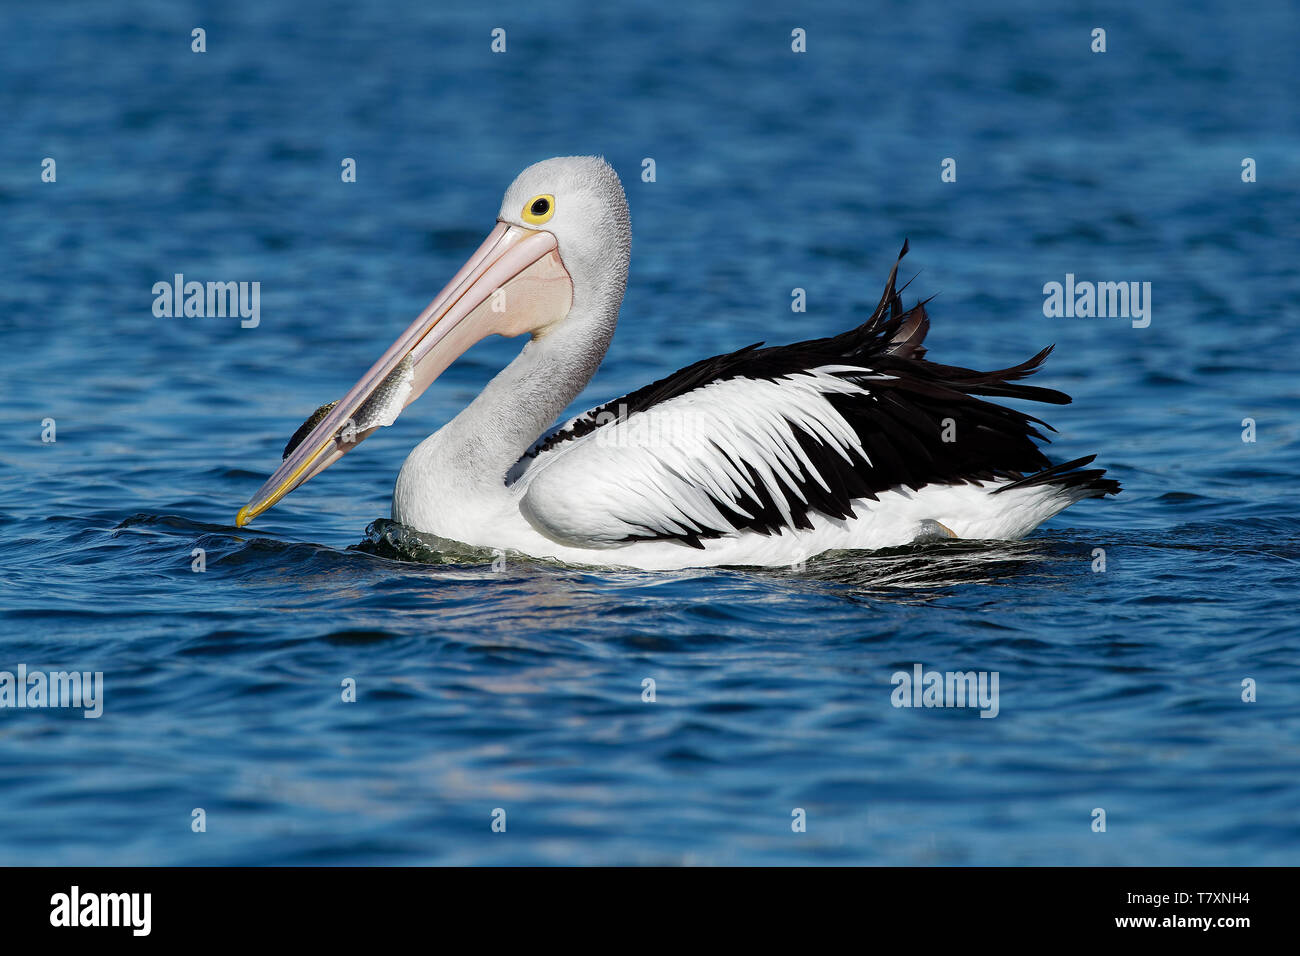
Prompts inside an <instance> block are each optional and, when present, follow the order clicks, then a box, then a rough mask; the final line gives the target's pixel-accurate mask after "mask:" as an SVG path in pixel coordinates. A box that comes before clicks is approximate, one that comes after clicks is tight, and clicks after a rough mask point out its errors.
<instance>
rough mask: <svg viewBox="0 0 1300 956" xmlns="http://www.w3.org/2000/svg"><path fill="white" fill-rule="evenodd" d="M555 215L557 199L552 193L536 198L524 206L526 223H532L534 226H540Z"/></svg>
mask: <svg viewBox="0 0 1300 956" xmlns="http://www.w3.org/2000/svg"><path fill="white" fill-rule="evenodd" d="M554 215H555V197H554V196H552V195H551V194H550V193H543V194H542V195H540V196H534V197H533V198H532V199H530V200H528V204H527V205H526V206H524V222H531V223H532V224H533V225H534V226H540V225H541V224H542V223H544V222H546V220H548V219H550V218H551V217H552V216H554Z"/></svg>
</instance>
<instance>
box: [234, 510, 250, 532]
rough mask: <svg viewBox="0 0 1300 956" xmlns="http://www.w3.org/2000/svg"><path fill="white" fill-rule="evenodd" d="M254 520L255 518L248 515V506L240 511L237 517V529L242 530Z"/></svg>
mask: <svg viewBox="0 0 1300 956" xmlns="http://www.w3.org/2000/svg"><path fill="white" fill-rule="evenodd" d="M252 520H253V516H252V515H251V514H249V513H248V505H244V507H242V508H240V509H239V514H237V515H235V527H236V528H242V527H243V526H244V525H246V524H248V522H250V521H252Z"/></svg>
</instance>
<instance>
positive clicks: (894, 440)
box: [525, 242, 1119, 548]
mask: <svg viewBox="0 0 1300 956" xmlns="http://www.w3.org/2000/svg"><path fill="white" fill-rule="evenodd" d="M907 250H908V244H907V243H906V242H904V243H903V248H902V250H901V251H900V252H899V254H898V260H897V261H896V262H895V263H894V267H893V268H892V269H891V270H890V272H889V278H888V280H887V281H886V283H885V289H884V292H883V293H882V294H881V297H880V302H879V304H877V306H876V308H875V310H874V311H873V312H872V314H871V316H870V317H869V318H868V319H867V321H866V322H864V323H863V324H862V325H860V326H858V327H857V328H855V329H850V330H848V331H847V332H842V333H840V334H839V335H835V336H831V337H828V338H821V339H811V340H809V341H806V342H796V343H794V344H792V345H784V346H776V347H770V348H764V347H763V344H762V343H761V342H759V343H755V344H753V345H749V346H746V347H745V348H743V349H739V350H737V351H735V352H729V353H727V354H724V355H716V356H713V357H712V358H707V359H704V360H702V361H699V362H696V363H694V364H692V365H688V366H686V367H685V368H683V369H681V370H680V371H678V372H675V373H673V374H672V375H669V376H668V377H666V378H663V379H660V380H659V381H657V382H652V383H651V384H649V385H646V386H645V387H643V388H640V389H637V390H636V391H634V392H631V393H629V394H628V395H625V396H623V397H622V398H618V399H615V400H614V401H612V402H606V403H605V404H604V405H601V406H599V407H597V408H594V409H592V410H591V411H589V412H586V413H585V414H583V415H580V416H578V417H577V418H575V419H574V420H573V421H571V422H569V423H568V424H567V425H565V426H564V427H562V428H560V429H558V430H556V431H555V432H552V433H551V434H549V435H547V436H545V437H544V438H543V439H541V440H539V441H538V443H537V444H536V445H534V447H533V448H531V449H530V450H529V451H528V453H527V454H526V455H525V459H527V458H532V457H536V456H538V455H540V454H543V453H544V452H547V451H549V450H550V449H552V448H555V447H556V446H558V445H562V444H563V443H565V442H568V441H573V440H575V439H578V438H582V437H583V436H585V435H588V434H590V433H591V432H592V431H594V430H595V429H597V428H599V427H601V425H603V424H606V423H607V422H611V421H616V420H618V419H620V418H627V417H630V416H631V415H634V414H636V413H637V412H642V411H645V410H647V409H649V408H652V407H653V406H655V405H658V404H660V403H662V402H666V401H668V400H670V399H673V398H676V397H678V396H680V395H684V394H686V393H688V392H691V391H693V390H695V389H697V388H702V387H703V386H705V385H708V384H709V383H711V382H717V381H724V380H727V379H734V378H752V379H778V378H780V377H782V376H786V375H791V374H795V373H798V372H803V371H806V370H809V369H814V368H820V367H825V366H846V367H848V370H846V371H843V372H837V373H836V374H838V375H840V376H841V377H843V378H845V379H847V380H849V381H851V382H853V383H855V384H858V385H860V386H861V387H862V388H864V389H866V393H865V394H847V395H846V394H840V393H827V394H826V396H825V398H826V401H827V402H828V403H829V404H830V405H831V406H832V407H833V408H834V409H835V410H836V411H837V412H839V414H840V415H841V416H843V418H844V419H845V420H846V421H847V422H848V423H849V425H850V426H851V427H852V428H853V430H854V431H855V432H856V433H857V435H858V437H859V439H860V440H861V441H862V446H863V450H864V451H865V452H866V454H867V457H868V458H869V459H870V462H871V464H870V466H869V467H868V466H866V465H865V464H864V463H863V462H862V461H861V460H860V459H854V460H852V461H849V460H846V459H845V458H844V457H843V456H842V455H841V454H840V453H839V451H838V450H837V449H836V448H834V447H831V446H828V445H827V444H826V443H825V442H823V441H822V439H821V438H820V437H818V436H817V435H813V434H809V433H808V432H806V431H804V430H803V429H802V428H799V427H798V426H794V431H795V435H796V437H797V439H798V441H799V444H800V446H801V447H802V448H803V450H804V452H805V453H806V454H807V456H808V459H809V460H810V461H811V462H812V463H813V465H814V467H815V468H816V469H817V472H818V474H819V475H820V476H821V477H822V479H823V480H824V481H825V482H826V484H827V486H829V490H827V488H823V487H822V485H821V484H820V483H819V482H818V481H817V479H816V477H814V476H811V475H806V474H801V475H800V480H799V482H798V484H799V487H798V488H791V487H789V486H788V485H787V484H785V483H784V482H780V483H779V491H780V493H781V496H782V498H784V505H785V510H786V511H788V512H789V514H790V515H791V518H792V520H793V523H794V525H795V527H798V528H809V527H811V523H810V521H809V519H808V515H809V513H810V512H818V513H821V514H824V515H828V516H830V517H834V518H849V517H852V516H853V515H854V511H853V506H852V502H853V500H854V499H861V498H870V499H875V498H876V497H877V495H878V494H879V493H880V492H882V491H886V490H888V489H890V488H896V487H899V486H904V485H905V486H908V487H911V488H920V487H922V486H924V485H927V484H935V483H939V484H962V483H968V482H976V481H988V480H992V479H1011V480H1012V484H1009V485H1005V486H1003V488H1002V489H1000V490H1002V491H1005V490H1007V489H1009V488H1015V487H1026V486H1029V485H1036V484H1056V485H1060V486H1062V487H1069V488H1080V489H1084V490H1085V491H1086V492H1087V494H1086V496H1087V497H1101V496H1103V495H1107V494H1116V493H1117V492H1118V491H1119V483H1118V482H1116V481H1114V480H1113V479H1108V478H1103V477H1102V476H1103V475H1104V471H1102V470H1101V469H1089V470H1086V471H1078V470H1076V469H1078V468H1079V467H1081V466H1082V465H1086V464H1089V463H1090V462H1091V461H1092V458H1091V457H1089V458H1080V459H1077V460H1076V461H1072V462H1066V463H1065V464H1061V465H1055V466H1054V465H1052V463H1051V462H1050V461H1049V460H1048V459H1047V457H1046V456H1045V455H1044V454H1043V453H1042V451H1041V450H1040V449H1039V447H1038V445H1037V442H1046V441H1047V440H1048V439H1047V438H1046V437H1045V436H1044V435H1043V434H1042V433H1041V432H1040V431H1039V430H1038V428H1037V427H1036V426H1040V425H1041V426H1042V427H1043V428H1046V429H1048V430H1049V431H1051V430H1053V429H1052V428H1051V426H1050V425H1048V424H1047V423H1046V422H1044V421H1042V420H1041V419H1038V418H1035V417H1034V416H1032V415H1027V414H1025V413H1023V412H1020V411H1017V410H1015V409H1011V408H1007V407H1005V406H1002V405H998V404H995V403H993V402H988V401H984V400H983V399H984V397H988V398H1011V399H1019V400H1022V401H1033V402H1042V403H1046V404H1053V405H1067V404H1069V403H1070V396H1068V395H1066V394H1065V393H1064V392H1059V391H1057V390H1055V389H1050V388H1041V387H1038V386H1034V385H1023V384H1019V381H1020V379H1023V378H1025V377H1027V376H1029V375H1032V374H1033V373H1034V372H1036V371H1038V369H1039V368H1040V367H1041V365H1042V363H1043V360H1044V359H1046V358H1047V356H1048V354H1049V353H1050V352H1051V351H1052V347H1051V346H1048V347H1047V348H1045V349H1043V350H1042V351H1041V352H1039V353H1038V354H1037V355H1035V356H1033V357H1032V358H1030V359H1028V360H1027V361H1025V362H1022V363H1020V364H1019V365H1013V366H1011V367H1010V368H1004V369H996V370H994V371H988V372H981V371H977V370H975V369H968V368H962V367H960V366H955V365H941V364H938V363H936V362H931V361H929V360H927V359H926V358H925V354H926V349H925V346H924V345H923V343H924V341H925V336H926V333H927V332H928V331H929V328H930V319H929V316H928V315H927V313H926V310H925V306H926V304H927V303H928V302H929V301H930V300H929V299H927V300H925V301H922V302H918V303H917V304H916V305H915V306H913V307H912V308H911V309H907V310H904V308H903V303H902V299H901V297H900V295H899V292H900V291H901V289H896V288H895V281H896V279H897V276H898V265H899V262H901V261H902V258H903V256H905V255H906V254H907ZM904 288H906V286H904ZM949 422H951V427H950V428H949V429H948V430H949V431H951V432H954V433H955V439H956V440H955V441H944V435H945V426H946V425H948V423H949ZM792 425H793V423H792ZM719 453H720V454H725V453H723V452H721V451H719ZM735 464H736V465H737V467H738V468H739V469H740V470H741V471H743V472H747V473H748V474H749V475H750V476H751V478H752V479H753V480H752V481H751V488H752V492H751V493H750V494H747V495H745V496H744V497H743V498H742V500H740V501H737V502H729V501H717V500H715V503H716V504H717V505H718V508H719V511H720V512H721V513H722V514H723V515H724V517H726V519H727V521H728V523H729V524H730V525H731V527H728V528H692V529H689V530H688V531H687V533H684V534H664V533H663V532H662V531H656V530H655V529H649V528H648V529H646V533H645V534H640V535H632V536H630V538H629V540H637V539H643V538H677V539H679V540H682V541H684V542H685V543H687V544H689V545H691V546H692V547H697V548H702V547H703V544H702V543H701V541H700V539H701V538H716V537H721V536H723V535H726V534H732V533H734V532H735V531H738V530H754V531H759V532H762V533H765V534H771V533H773V532H776V531H779V530H780V529H781V528H783V527H784V526H785V525H786V523H787V522H786V521H785V519H784V517H783V513H782V509H781V508H780V507H778V504H777V502H776V500H775V499H774V498H773V495H772V493H771V492H770V491H769V490H768V489H767V487H766V486H765V485H764V484H763V483H762V482H761V481H759V480H757V475H756V474H755V473H754V471H753V469H752V467H751V466H750V465H749V464H748V463H747V462H736V463H735ZM741 509H743V510H741Z"/></svg>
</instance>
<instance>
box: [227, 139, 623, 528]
mask: <svg viewBox="0 0 1300 956" xmlns="http://www.w3.org/2000/svg"><path fill="white" fill-rule="evenodd" d="M630 250H631V228H630V226H629V220H628V212H627V200H626V198H625V197H624V195H623V187H622V184H621V183H620V182H619V179H618V175H617V174H616V173H615V172H614V170H613V169H612V168H611V167H610V165H609V164H608V163H606V162H605V161H604V160H603V159H601V158H600V157H597V156H566V157H558V158H556V159H547V160H543V161H542V162H540V163H536V164H534V165H532V166H529V167H528V168H527V169H525V170H524V171H523V172H522V173H520V174H519V176H518V177H517V178H516V179H515V181H514V182H513V183H512V184H511V185H510V188H509V189H507V190H506V194H505V198H504V199H503V200H502V202H501V210H500V212H499V214H498V216H497V224H496V227H495V228H494V229H493V230H492V231H491V233H489V234H488V237H487V239H486V240H484V242H483V244H482V245H481V246H479V248H478V250H477V251H476V252H475V253H474V254H473V255H472V256H470V258H469V260H468V261H467V262H466V263H465V265H463V266H462V267H461V269H460V271H459V272H457V273H456V275H455V276H454V277H453V278H452V280H451V281H450V282H449V283H447V286H446V288H444V289H443V290H442V291H441V292H440V293H438V295H437V297H436V298H435V299H434V300H433V301H432V302H431V303H430V304H429V305H428V307H427V308H425V310H424V311H423V312H421V313H420V315H419V316H418V317H417V318H416V320H415V321H414V322H412V323H411V325H410V327H409V328H407V330H406V331H405V332H403V333H402V335H401V337H399V338H398V340H397V341H396V342H394V343H393V344H392V345H391V346H389V348H388V350H387V351H386V352H384V354H383V355H382V356H381V357H380V359H379V361H377V362H376V363H375V364H374V365H373V366H371V368H370V371H368V372H367V373H366V374H365V375H364V376H363V377H362V378H361V380H360V381H359V382H357V383H356V384H355V385H354V386H352V388H351V389H349V390H348V393H347V394H346V395H345V396H344V397H343V398H342V399H340V400H339V401H337V402H335V403H333V404H332V405H327V406H324V407H322V408H321V409H320V410H318V411H317V413H316V414H315V415H313V416H312V418H310V419H308V421H307V422H306V423H305V424H304V425H303V426H302V428H300V429H299V430H298V432H297V434H295V435H294V436H293V438H292V439H290V441H289V445H288V447H287V448H286V449H285V455H284V461H283V462H282V463H281V465H280V467H279V468H278V469H277V470H276V471H275V473H274V474H273V475H271V477H270V478H269V479H267V481H266V483H265V484H264V485H262V487H261V488H260V489H258V491H257V493H256V494H255V495H254V496H253V497H252V499H251V500H250V501H249V502H248V504H247V505H245V506H244V507H243V508H242V509H240V512H239V514H238V516H237V517H236V518H235V524H236V525H237V526H243V525H245V524H247V523H248V522H250V521H252V520H253V518H255V517H257V516H258V515H259V514H261V513H262V512H263V511H266V510H267V509H268V508H270V507H271V506H272V505H274V504H275V503H276V502H277V501H279V500H280V499H281V498H283V497H284V496H285V495H287V494H288V493H289V492H291V491H293V490H294V489H295V488H297V487H298V486H299V485H301V484H302V483H303V482H305V481H307V479H309V478H311V477H313V476H315V475H318V474H320V473H321V472H322V471H324V470H325V469H326V468H328V467H329V466H330V465H332V464H333V463H334V462H336V461H337V460H338V459H339V458H341V457H342V456H343V455H344V454H345V453H347V452H348V451H350V450H351V449H352V448H355V447H356V446H357V445H358V444H360V442H361V441H362V440H363V439H365V438H366V437H367V436H369V435H370V434H371V433H372V432H373V431H374V430H375V429H376V428H380V427H382V426H384V425H391V424H392V423H393V422H394V421H395V420H396V419H397V416H398V415H399V414H400V413H401V411H402V409H403V408H405V407H406V406H407V405H409V404H410V403H411V402H413V401H415V400H416V399H417V398H419V397H420V395H421V394H422V393H423V392H424V390H425V389H426V388H428V387H429V384H430V383H431V382H433V380H434V379H435V378H437V377H438V376H439V375H440V374H442V372H443V371H444V370H445V369H446V368H447V367H448V366H449V365H451V363H452V362H454V361H455V360H456V359H457V358H458V357H459V356H460V355H461V354H463V353H464V352H465V351H466V350H467V349H468V348H470V346H472V345H474V344H475V343H476V342H478V341H479V340H481V339H483V338H485V337H486V336H488V335H493V334H496V335H505V336H513V335H521V334H524V333H527V334H529V335H530V336H532V337H533V338H539V337H545V336H546V335H547V334H548V333H549V332H551V331H552V330H553V329H556V328H558V327H560V326H561V325H563V324H565V322H566V320H569V319H570V317H571V316H578V315H581V316H582V317H584V318H585V319H587V320H589V321H596V320H599V326H598V327H593V328H592V329H591V330H590V332H591V335H592V337H593V338H594V339H596V340H598V347H599V350H600V352H601V353H602V354H603V352H604V347H605V345H606V344H607V343H608V339H609V336H610V335H611V334H612V333H613V323H614V320H615V319H616V317H617V313H618V304H619V302H620V301H621V300H622V297H623V290H624V287H625V285H626V282H627V266H628V258H629V255H630Z"/></svg>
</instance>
